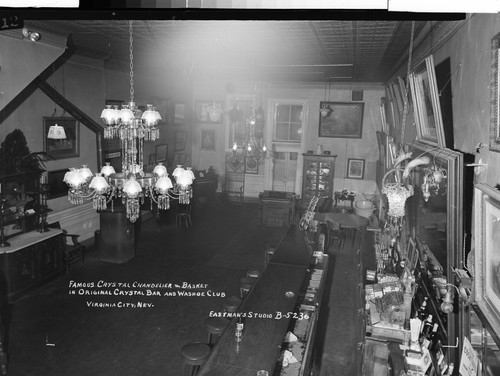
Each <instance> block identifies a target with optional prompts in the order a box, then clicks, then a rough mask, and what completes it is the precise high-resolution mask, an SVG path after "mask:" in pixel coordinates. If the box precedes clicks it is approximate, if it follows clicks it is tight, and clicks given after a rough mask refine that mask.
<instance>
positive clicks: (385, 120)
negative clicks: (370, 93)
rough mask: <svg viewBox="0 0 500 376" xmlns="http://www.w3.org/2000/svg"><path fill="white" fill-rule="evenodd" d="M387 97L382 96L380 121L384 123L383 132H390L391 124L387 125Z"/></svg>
mask: <svg viewBox="0 0 500 376" xmlns="http://www.w3.org/2000/svg"><path fill="white" fill-rule="evenodd" d="M386 100H387V99H386V98H385V97H382V98H380V122H381V124H382V132H384V133H387V134H388V133H389V126H388V125H387V116H386V115H385V109H386V107H387V104H386V103H385V102H386Z"/></svg>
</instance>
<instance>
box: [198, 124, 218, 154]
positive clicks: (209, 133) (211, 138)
mask: <svg viewBox="0 0 500 376" xmlns="http://www.w3.org/2000/svg"><path fill="white" fill-rule="evenodd" d="M201 150H210V151H213V150H215V129H202V130H201Z"/></svg>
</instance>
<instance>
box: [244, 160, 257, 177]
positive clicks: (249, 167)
mask: <svg viewBox="0 0 500 376" xmlns="http://www.w3.org/2000/svg"><path fill="white" fill-rule="evenodd" d="M245 173H246V174H258V173H259V158H257V157H254V156H247V157H246V158H245Z"/></svg>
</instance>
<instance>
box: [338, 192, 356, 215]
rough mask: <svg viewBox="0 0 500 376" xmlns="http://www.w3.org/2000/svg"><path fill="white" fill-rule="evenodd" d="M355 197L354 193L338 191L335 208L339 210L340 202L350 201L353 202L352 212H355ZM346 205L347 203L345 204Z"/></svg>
mask: <svg viewBox="0 0 500 376" xmlns="http://www.w3.org/2000/svg"><path fill="white" fill-rule="evenodd" d="M354 197H356V194H355V193H354V192H348V191H337V192H335V194H334V198H335V204H334V207H335V208H337V204H338V202H339V201H343V202H345V201H350V202H351V209H350V212H353V211H354ZM344 205H345V203H344Z"/></svg>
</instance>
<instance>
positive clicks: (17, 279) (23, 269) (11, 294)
mask: <svg viewBox="0 0 500 376" xmlns="http://www.w3.org/2000/svg"><path fill="white" fill-rule="evenodd" d="M9 242H10V244H11V246H10V247H5V248H0V272H1V273H2V274H3V276H2V277H3V280H4V282H5V283H6V285H7V295H8V298H9V300H10V301H13V300H15V299H17V298H19V297H21V296H22V295H23V294H24V293H26V292H27V291H28V290H30V289H32V288H35V287H37V286H39V285H41V284H42V283H44V282H46V281H48V280H50V279H52V278H54V277H56V276H57V275H59V274H62V273H63V272H64V260H63V257H64V243H63V238H62V231H61V230H57V229H51V230H50V231H49V232H45V233H39V232H37V231H32V232H28V233H24V234H20V235H17V236H15V237H13V238H12V239H9Z"/></svg>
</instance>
